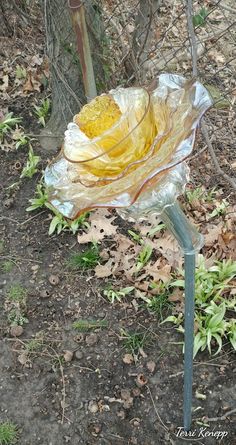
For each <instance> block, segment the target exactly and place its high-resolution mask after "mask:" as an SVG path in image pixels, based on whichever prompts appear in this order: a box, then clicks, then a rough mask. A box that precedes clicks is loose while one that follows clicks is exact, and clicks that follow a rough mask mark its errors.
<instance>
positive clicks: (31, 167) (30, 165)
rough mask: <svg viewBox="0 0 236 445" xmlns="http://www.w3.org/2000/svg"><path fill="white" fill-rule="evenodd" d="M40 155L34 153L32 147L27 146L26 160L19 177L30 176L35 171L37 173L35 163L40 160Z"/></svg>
mask: <svg viewBox="0 0 236 445" xmlns="http://www.w3.org/2000/svg"><path fill="white" fill-rule="evenodd" d="M40 160H41V158H40V156H37V155H35V154H34V150H33V148H32V147H31V145H30V147H29V152H28V159H27V162H26V166H25V167H24V168H23V170H22V172H21V175H20V177H21V178H32V177H33V176H34V174H35V173H37V171H38V169H37V165H38V163H39V162H40Z"/></svg>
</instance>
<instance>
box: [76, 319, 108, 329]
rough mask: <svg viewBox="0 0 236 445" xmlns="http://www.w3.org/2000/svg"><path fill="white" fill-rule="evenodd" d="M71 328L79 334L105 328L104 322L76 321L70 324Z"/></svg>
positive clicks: (106, 324) (105, 323)
mask: <svg viewBox="0 0 236 445" xmlns="http://www.w3.org/2000/svg"><path fill="white" fill-rule="evenodd" d="M72 326H73V328H74V329H76V330H77V331H80V332H86V331H90V330H93V329H100V328H101V329H104V328H107V326H108V322H107V321H106V320H77V321H74V323H73V324H72Z"/></svg>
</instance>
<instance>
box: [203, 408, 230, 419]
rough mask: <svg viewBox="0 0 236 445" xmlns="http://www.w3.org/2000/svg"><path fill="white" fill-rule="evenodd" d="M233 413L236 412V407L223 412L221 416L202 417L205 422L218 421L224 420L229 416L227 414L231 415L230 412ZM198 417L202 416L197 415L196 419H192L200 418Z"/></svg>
mask: <svg viewBox="0 0 236 445" xmlns="http://www.w3.org/2000/svg"><path fill="white" fill-rule="evenodd" d="M235 413H236V408H234V409H231V410H230V411H228V412H227V413H225V414H224V415H223V416H220V417H210V418H209V417H204V419H205V420H206V421H207V422H219V420H226V419H227V417H229V416H231V415H232V414H235ZM200 419H202V417H198V418H197V419H194V420H200Z"/></svg>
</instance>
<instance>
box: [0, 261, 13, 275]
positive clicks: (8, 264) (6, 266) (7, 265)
mask: <svg viewBox="0 0 236 445" xmlns="http://www.w3.org/2000/svg"><path fill="white" fill-rule="evenodd" d="M13 267H14V263H13V261H11V260H6V261H3V262H2V263H1V269H2V271H3V272H5V273H9V272H11V271H12V269H13Z"/></svg>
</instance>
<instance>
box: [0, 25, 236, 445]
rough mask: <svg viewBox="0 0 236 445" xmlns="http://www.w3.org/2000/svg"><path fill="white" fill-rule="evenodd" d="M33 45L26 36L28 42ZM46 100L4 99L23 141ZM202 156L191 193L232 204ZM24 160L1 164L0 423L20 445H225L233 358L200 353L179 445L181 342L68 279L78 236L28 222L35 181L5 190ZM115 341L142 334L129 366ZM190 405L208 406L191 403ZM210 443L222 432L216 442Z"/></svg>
mask: <svg viewBox="0 0 236 445" xmlns="http://www.w3.org/2000/svg"><path fill="white" fill-rule="evenodd" d="M37 32H38V31H37ZM41 37H42V36H41ZM33 38H34V36H33V35H32V33H31V34H30V37H29V41H30V42H31V39H33ZM12 39H13V37H9V38H8V37H6V38H5V40H4V41H5V42H6V40H8V43H9V42H12V46H11V45H10V44H9V45H8V49H7V50H6V51H8V55H10V54H11V51H12V54H13V55H14V51H15V49H16V48H17V45H18V47H19V46H20V42H22V41H23V40H22V39H23V37H22V36H20V40H19V38H17V39H16V41H15V43H14V41H13V40H12ZM28 50H29V52H30V51H33V49H32V48H31V47H30V48H28ZM21 57H22V55H21ZM44 94H45V92H44V90H43V89H41V91H33V92H28V95H27V94H25V95H23V96H20V95H17V96H16V95H14V89H13V94H12V96H11V95H9V98H8V100H7V96H6V95H5V96H4V110H6V109H7V110H8V111H9V112H10V111H13V112H14V115H16V116H21V117H22V118H23V125H24V127H25V131H27V132H29V133H38V132H39V126H38V125H37V124H36V120H35V117H34V118H33V117H32V113H31V112H30V111H29V110H30V107H31V108H32V98H33V100H34V97H37V96H39V95H42V97H43V95H44ZM214 113H215V114H216V116H215V117H214V116H213V114H214ZM217 119H218V120H220V122H222V119H224V111H222V110H216V111H212V120H211V125H212V128H211V129H212V130H213V136H212V137H213V142H214V137H216V136H214V125H217ZM225 119H226V120H223V122H226V124H223V125H220V126H219V125H218V126H217V131H218V133H217V135H218V136H219V137H221V140H222V144H219V147H218V148H217V150H218V152H217V153H218V155H219V158H220V160H221V161H222V162H221V165H223V166H224V168H225V169H226V171H227V172H228V173H230V174H233V169H232V167H231V164H232V162H233V161H234V160H235V154H234V150H233V143H232V138H231V136H230V133H229V132H228V131H227V128H228V127H227V125H228V124H229V126H230V123H231V124H232V116H231V117H230V118H229V119H228V117H227V118H225ZM228 121H229V122H228ZM230 128H231V127H230ZM215 134H216V133H215ZM198 147H199V149H202V153H201V155H199V156H197V157H195V158H194V159H193V160H192V161H191V164H192V183H191V185H192V187H193V188H195V187H196V186H198V185H200V184H204V185H205V186H206V187H209V188H212V187H213V186H216V187H217V188H221V189H222V191H223V192H222V193H223V195H222V196H223V197H227V199H229V201H231V202H232V200H233V199H234V198H233V194H232V190H231V189H230V188H229V186H228V184H226V183H225V181H224V180H223V179H222V177H219V175H217V174H216V173H215V171H214V167H213V166H212V162H211V159H210V158H209V156H208V155H207V152H206V150H205V148H204V144H203V142H200V143H199V146H198ZM222 147H223V148H224V149H222ZM34 150H35V152H37V153H39V154H40V155H41V157H42V165H41V167H42V168H43V167H45V165H46V163H47V161H48V160H49V158H51V154H48V153H45V152H43V151H42V149H41V147H40V146H39V145H37V142H35V143H34ZM195 153H196V152H195ZM26 158H27V149H26V148H21V149H20V150H18V151H15V150H13V149H9V150H7V151H5V150H3V151H1V152H0V177H1V184H0V194H1V204H0V206H1V212H0V233H1V235H0V240H1V241H2V243H1V246H2V247H1V252H0V271H1V276H0V422H3V421H6V420H10V421H12V422H15V423H16V424H17V425H18V426H19V441H18V443H19V444H20V445H37V444H40V445H64V444H71V445H80V444H81V445H123V444H124V445H162V444H163V445H165V444H172V445H173V444H174V445H182V444H185V443H186V441H187V442H188V443H190V444H191V445H193V444H194V443H195V442H197V443H199V444H206V445H214V444H218V443H219V444H223V445H233V444H234V443H235V421H234V413H233V412H232V410H235V396H234V392H235V357H234V355H233V353H232V352H231V350H230V349H229V346H227V345H226V346H224V348H223V349H222V352H221V353H220V354H219V355H217V356H215V357H209V354H208V353H201V354H199V355H198V356H197V358H196V360H195V361H194V386H193V394H194V397H193V425H192V437H188V438H185V439H184V438H180V437H179V428H180V427H182V425H183V416H182V406H183V354H182V345H181V344H179V343H180V342H181V341H182V336H181V335H180V334H178V333H176V331H175V329H174V328H172V327H171V326H169V325H167V324H164V325H161V324H160V320H159V319H157V318H156V317H154V316H153V315H152V314H150V313H149V312H148V311H147V309H146V308H144V307H142V306H141V307H140V306H139V307H137V305H136V304H135V301H132V299H130V298H128V297H127V299H125V300H124V302H122V303H121V304H120V303H117V304H115V305H111V304H110V303H109V302H108V301H107V300H106V299H105V298H104V297H103V296H102V290H103V289H104V287H105V286H106V285H107V284H108V279H98V278H96V276H95V273H94V271H93V270H92V271H87V272H86V271H84V272H83V271H81V272H76V273H75V272H71V271H70V270H69V269H68V267H67V261H68V259H69V258H70V257H71V254H72V253H73V252H79V251H81V250H82V248H83V247H84V246H80V245H79V244H78V242H77V238H76V235H72V234H70V233H64V232H63V233H62V234H60V235H59V236H57V235H55V234H54V235H52V236H49V235H48V226H49V223H50V218H51V214H50V212H49V211H47V210H42V211H39V212H37V213H27V212H26V207H28V205H29V202H28V200H29V199H30V198H32V197H33V195H34V191H35V187H36V184H37V182H38V181H39V179H40V177H41V174H40V173H38V174H36V175H35V176H34V177H33V179H24V180H21V181H20V182H19V184H18V185H17V186H16V187H14V188H9V187H10V186H11V185H12V184H13V183H16V182H18V181H19V176H20V173H21V169H22V166H23V165H24V163H25V161H26ZM195 216H196V215H195ZM196 217H197V216H196ZM199 218H200V217H199ZM200 219H201V218H200ZM115 224H118V225H119V232H120V233H127V224H125V223H124V222H122V221H121V219H120V218H119V217H117V219H116V220H115ZM131 227H132V226H129V228H131ZM203 227H204V224H203ZM112 243H113V239H112V237H110V238H109V237H107V238H106V239H105V241H102V244H101V248H106V249H107V250H108V252H109V246H110V245H111V244H112ZM9 260H10V261H12V263H13V267H12V269H11V270H10V271H9V272H4V271H3V269H2V265H3V263H4V262H5V261H9ZM16 283H19V284H20V285H21V286H22V287H24V288H25V289H27V292H28V296H27V311H26V316H27V319H28V323H26V324H24V326H23V332H22V334H21V336H20V337H16V336H14V335H13V334H14V333H13V332H12V330H11V327H10V324H9V321H8V318H7V317H8V312H7V308H6V304H5V301H6V297H7V292H8V290H9V289H10V287H11V286H12V285H15V284H16ZM116 284H117V288H120V287H124V286H126V285H128V284H127V282H126V280H125V277H122V276H120V277H118V278H117V283H116ZM78 318H79V319H80V318H81V319H85V320H98V321H101V320H105V321H106V322H107V326H106V327H104V328H98V329H95V330H87V331H86V332H78V331H77V330H76V329H75V328H74V327H73V322H74V321H75V320H77V319H78ZM121 329H123V330H125V331H127V332H129V333H133V332H145V331H147V332H148V333H149V337H150V341H149V343H148V344H147V345H145V346H144V348H143V350H140V352H139V355H138V356H137V357H135V359H132V358H130V357H129V356H128V359H127V356H126V355H125V354H127V353H129V351H127V350H126V349H125V347H124V341H123V340H122V337H121ZM35 339H36V340H37V339H42V342H39V341H38V340H37V342H39V343H40V344H39V346H36V347H34V348H32V350H29V349H27V345H29V342H31V341H32V340H35ZM30 344H31V345H32V343H30ZM66 351H67V352H66ZM68 351H69V352H68ZM129 360H130V362H129ZM127 361H128V362H129V363H126V362H127ZM140 381H141V383H140ZM142 383H143V384H142ZM198 393H200V394H203V395H204V396H206V397H205V398H199V395H198ZM204 418H205V421H203V419H204ZM205 424H207V425H208V426H205ZM217 431H220V432H225V435H224V438H222V436H217V435H216V432H217Z"/></svg>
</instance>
